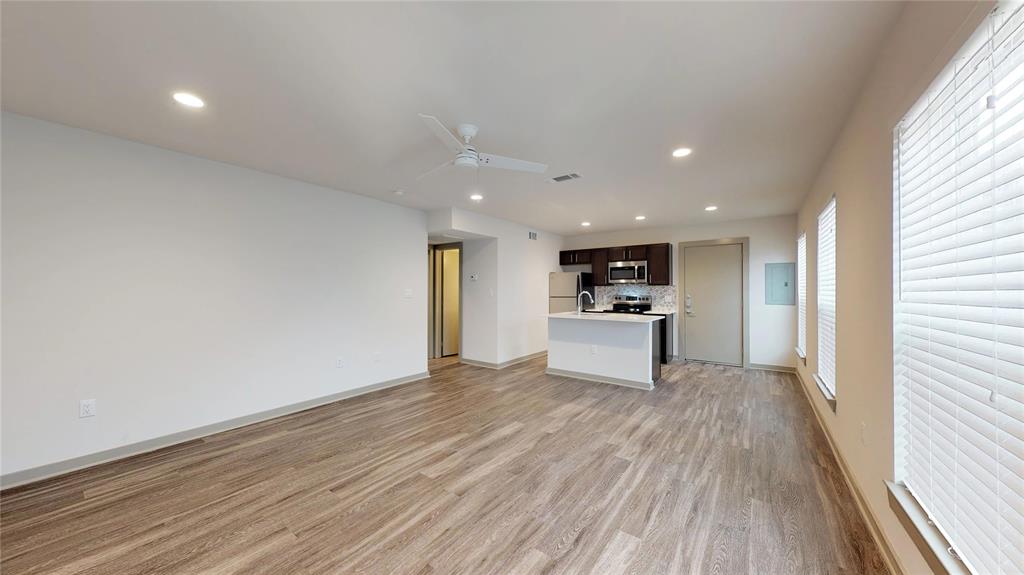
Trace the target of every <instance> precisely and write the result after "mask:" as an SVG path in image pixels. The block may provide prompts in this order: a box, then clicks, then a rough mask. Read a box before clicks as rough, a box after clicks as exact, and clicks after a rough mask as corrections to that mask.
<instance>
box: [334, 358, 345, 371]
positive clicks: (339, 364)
mask: <svg viewBox="0 0 1024 575" xmlns="http://www.w3.org/2000/svg"><path fill="white" fill-rule="evenodd" d="M334 367H336V368H338V369H341V368H343V367H345V360H343V359H341V358H340V357H339V358H338V359H336V360H334Z"/></svg>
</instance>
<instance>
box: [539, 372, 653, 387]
mask: <svg viewBox="0 0 1024 575" xmlns="http://www.w3.org/2000/svg"><path fill="white" fill-rule="evenodd" d="M544 373H547V374H548V375H561V376H563V377H571V378H573V379H582V380H585V381H596V382H598V383H610V384H612V385H621V386H623V387H632V388H633V389H642V390H644V391H650V390H652V389H654V384H653V383H642V382H639V381H630V380H628V379H619V378H617V377H605V376H603V375H594V374H592V373H580V372H578V371H569V370H567V369H555V368H552V367H549V368H547V369H546V370H545V371H544Z"/></svg>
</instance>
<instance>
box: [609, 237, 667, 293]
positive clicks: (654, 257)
mask: <svg viewBox="0 0 1024 575" xmlns="http://www.w3.org/2000/svg"><path fill="white" fill-rule="evenodd" d="M646 256H647V284H648V285H652V286H667V285H671V284H672V244H651V245H649V246H646ZM605 273H606V274H607V273H608V272H607V271H606V272H605Z"/></svg>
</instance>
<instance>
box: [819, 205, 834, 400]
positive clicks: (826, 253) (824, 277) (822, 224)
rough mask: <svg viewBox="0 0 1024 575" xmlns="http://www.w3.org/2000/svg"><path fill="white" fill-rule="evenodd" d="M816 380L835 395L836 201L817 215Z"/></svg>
mask: <svg viewBox="0 0 1024 575" xmlns="http://www.w3.org/2000/svg"><path fill="white" fill-rule="evenodd" d="M817 376H818V379H819V380H820V381H821V384H822V385H824V386H825V388H826V389H828V390H829V392H830V393H831V394H832V395H833V396H834V395H835V394H836V199H835V198H832V200H831V201H830V202H829V203H828V205H827V206H825V209H824V210H822V211H821V213H820V214H818V374H817Z"/></svg>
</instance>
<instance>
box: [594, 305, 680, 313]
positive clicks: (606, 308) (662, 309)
mask: <svg viewBox="0 0 1024 575" xmlns="http://www.w3.org/2000/svg"><path fill="white" fill-rule="evenodd" d="M584 311H587V312H590V313H595V312H604V311H612V306H610V305H606V306H597V307H594V308H591V309H588V310H584ZM674 313H676V308H674V307H654V308H651V311H645V312H644V315H672V314H674Z"/></svg>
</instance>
